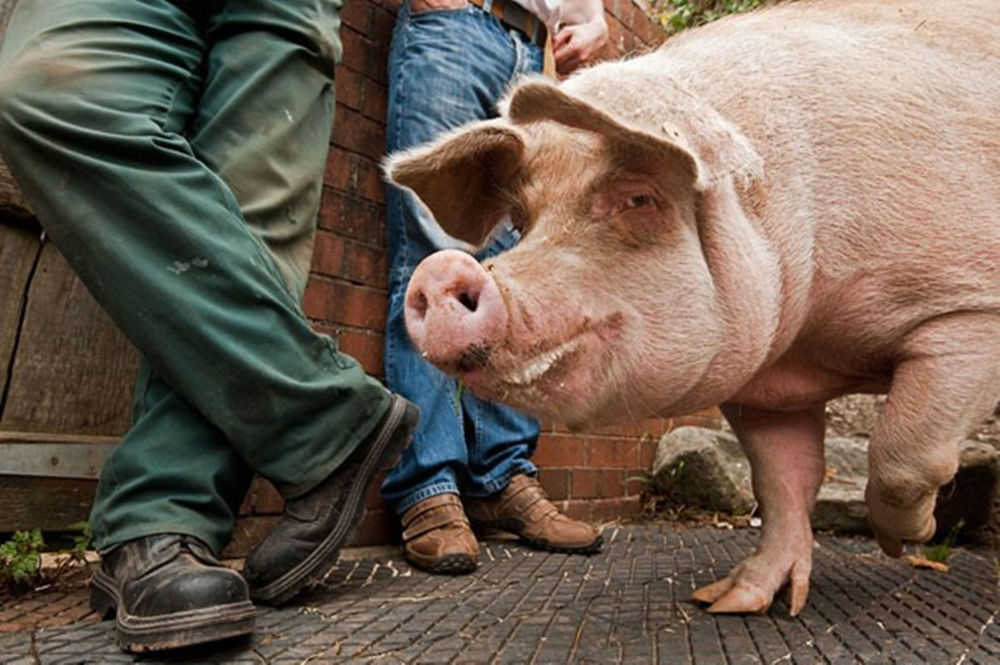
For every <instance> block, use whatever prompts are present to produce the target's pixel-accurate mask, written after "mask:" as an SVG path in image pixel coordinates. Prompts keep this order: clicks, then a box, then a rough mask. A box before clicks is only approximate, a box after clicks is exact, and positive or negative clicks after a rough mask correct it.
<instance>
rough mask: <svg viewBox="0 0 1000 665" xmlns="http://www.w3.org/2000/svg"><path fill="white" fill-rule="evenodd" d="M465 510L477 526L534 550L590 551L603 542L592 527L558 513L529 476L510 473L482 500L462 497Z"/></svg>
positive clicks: (582, 552) (586, 552)
mask: <svg viewBox="0 0 1000 665" xmlns="http://www.w3.org/2000/svg"><path fill="white" fill-rule="evenodd" d="M465 510H466V513H467V514H468V516H469V519H470V520H472V523H473V525H475V526H476V527H477V528H489V529H500V530H501V531H509V532H510V533H513V534H516V535H518V536H519V537H520V538H521V540H522V541H524V542H525V543H526V544H527V545H529V546H531V547H533V548H535V549H538V550H547V551H549V552H567V553H571V554H573V553H576V554H593V553H595V552H598V551H600V549H601V545H602V543H603V542H604V541H603V539H602V537H601V534H600V532H599V531H598V530H597V529H596V528H595V527H593V526H591V525H589V524H587V523H585V522H579V521H577V520H572V519H570V518H568V517H566V516H565V515H563V514H562V513H560V512H559V509H558V508H556V507H555V506H554V505H552V502H551V501H549V499H548V497H547V496H546V495H545V490H543V489H542V486H541V484H539V482H538V480H537V479H536V478H535V477H533V476H528V475H524V474H521V475H518V476H514V477H513V478H511V479H510V483H509V484H508V485H507V487H506V489H504V490H503V491H502V492H498V493H497V494H494V495H493V496H490V497H487V498H485V499H470V498H466V499H465Z"/></svg>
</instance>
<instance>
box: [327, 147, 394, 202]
mask: <svg viewBox="0 0 1000 665" xmlns="http://www.w3.org/2000/svg"><path fill="white" fill-rule="evenodd" d="M379 159H381V153H380V155H379ZM323 182H324V184H326V186H327V187H333V188H334V189H339V190H341V191H343V192H346V193H348V194H355V195H357V196H360V197H361V198H363V199H367V200H368V201H373V202H375V203H383V202H384V201H385V183H384V181H383V180H382V171H381V170H380V168H379V163H378V161H377V160H376V159H373V158H371V157H365V156H363V155H358V154H356V153H353V152H351V151H349V150H345V149H343V148H338V147H333V148H331V149H330V152H329V154H328V155H327V160H326V170H325V171H324V176H323Z"/></svg>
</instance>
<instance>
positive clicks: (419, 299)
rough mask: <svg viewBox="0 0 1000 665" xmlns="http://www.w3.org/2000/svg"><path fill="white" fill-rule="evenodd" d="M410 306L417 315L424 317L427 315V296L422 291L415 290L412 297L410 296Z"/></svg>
mask: <svg viewBox="0 0 1000 665" xmlns="http://www.w3.org/2000/svg"><path fill="white" fill-rule="evenodd" d="M410 307H412V308H413V311H414V312H415V313H416V314H417V316H419V317H420V318H421V319H422V318H424V317H425V316H427V296H425V295H424V294H423V292H422V291H419V292H417V293H416V294H414V296H413V297H412V298H410Z"/></svg>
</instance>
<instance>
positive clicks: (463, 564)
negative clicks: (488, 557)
mask: <svg viewBox="0 0 1000 665" xmlns="http://www.w3.org/2000/svg"><path fill="white" fill-rule="evenodd" d="M406 560H407V562H409V564H410V565H412V566H414V567H416V568H419V569H420V570H425V571H427V572H428V573H434V574H436V575H465V574H468V573H471V572H473V571H475V570H476V568H479V562H478V561H476V560H475V559H474V558H472V557H471V556H469V555H468V554H448V555H446V556H444V557H442V558H441V559H440V560H438V561H436V562H433V563H431V562H424V561H417V560H416V559H414V558H412V557H409V556H407V557H406Z"/></svg>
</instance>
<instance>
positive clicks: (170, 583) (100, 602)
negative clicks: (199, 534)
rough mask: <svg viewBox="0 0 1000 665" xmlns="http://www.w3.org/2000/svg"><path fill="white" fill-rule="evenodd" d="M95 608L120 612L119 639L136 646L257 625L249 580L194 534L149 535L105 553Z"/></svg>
mask: <svg viewBox="0 0 1000 665" xmlns="http://www.w3.org/2000/svg"><path fill="white" fill-rule="evenodd" d="M90 607H91V608H92V609H94V610H95V611H96V612H97V613H98V614H100V615H101V616H102V617H103V618H105V619H108V618H111V617H112V616H114V617H115V627H116V629H117V633H118V644H119V646H121V648H122V649H125V650H126V651H131V652H141V651H159V650H162V649H175V648H178V647H185V646H190V645H192V644H201V643H203V642H212V641H215V640H221V639H224V638H227V637H236V636H237V635H246V634H248V633H250V632H252V631H253V621H254V607H253V603H251V602H250V594H249V592H248V590H247V585H246V582H245V581H244V579H243V578H242V577H241V576H240V575H239V573H237V572H235V571H233V570H230V569H229V568H226V567H225V566H223V565H222V564H221V563H219V560H218V559H216V558H215V557H214V556H213V555H212V552H211V551H210V550H209V549H208V547H206V546H205V544H204V543H202V542H201V541H200V540H198V539H197V538H194V537H192V536H184V535H178V534H162V535H155V536H147V537H145V538H138V539H136V540H130V541H128V542H126V543H123V544H121V545H119V546H118V547H116V548H114V549H113V550H111V551H109V552H108V553H106V554H104V555H103V556H102V561H101V567H100V569H98V570H97V572H95V573H94V577H93V579H92V580H91V583H90Z"/></svg>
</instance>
